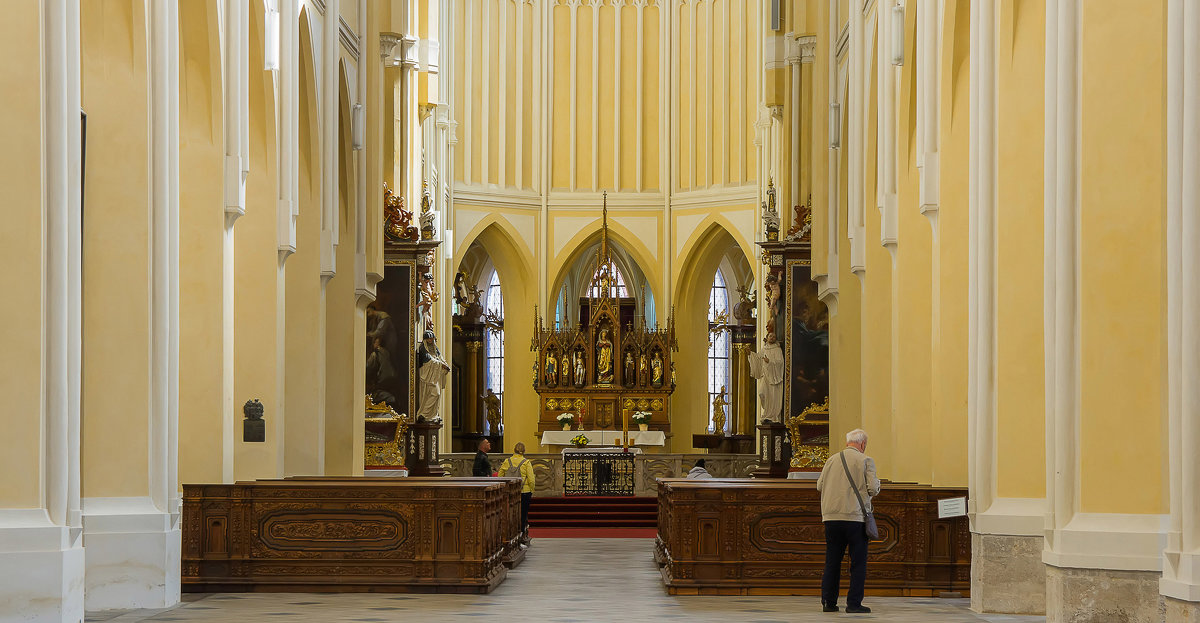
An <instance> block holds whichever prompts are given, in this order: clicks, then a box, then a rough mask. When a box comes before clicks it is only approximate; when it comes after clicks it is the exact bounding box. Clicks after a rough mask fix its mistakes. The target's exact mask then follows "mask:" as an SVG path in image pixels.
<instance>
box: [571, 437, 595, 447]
mask: <svg viewBox="0 0 1200 623" xmlns="http://www.w3.org/2000/svg"><path fill="white" fill-rule="evenodd" d="M590 441H591V439H588V438H587V435H584V434H583V433H580V434H578V435H575V436H574V437H572V438H571V443H572V444H573V445H574V446H575V447H576V448H582V447H584V446H586V445H588V442H590Z"/></svg>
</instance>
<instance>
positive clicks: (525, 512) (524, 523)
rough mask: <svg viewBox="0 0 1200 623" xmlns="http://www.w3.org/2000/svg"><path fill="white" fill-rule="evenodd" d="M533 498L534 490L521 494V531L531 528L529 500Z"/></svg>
mask: <svg viewBox="0 0 1200 623" xmlns="http://www.w3.org/2000/svg"><path fill="white" fill-rule="evenodd" d="M532 499H533V492H532V491H531V492H529V493H522V494H521V531H522V532H526V531H528V530H529V502H530V500H532Z"/></svg>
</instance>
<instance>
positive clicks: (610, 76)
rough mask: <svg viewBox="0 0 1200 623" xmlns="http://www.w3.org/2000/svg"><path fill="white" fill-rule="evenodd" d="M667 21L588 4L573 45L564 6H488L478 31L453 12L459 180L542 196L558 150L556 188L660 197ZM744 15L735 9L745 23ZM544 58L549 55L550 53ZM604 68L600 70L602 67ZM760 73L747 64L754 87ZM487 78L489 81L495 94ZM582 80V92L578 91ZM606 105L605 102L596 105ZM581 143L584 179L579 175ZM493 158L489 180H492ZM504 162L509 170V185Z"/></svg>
mask: <svg viewBox="0 0 1200 623" xmlns="http://www.w3.org/2000/svg"><path fill="white" fill-rule="evenodd" d="M662 10H663V8H662V7H661V5H660V4H655V5H649V6H645V7H637V6H634V5H628V6H622V7H620V10H619V12H618V8H617V7H615V6H613V5H612V4H610V3H598V2H597V3H593V2H592V1H590V0H589V1H588V2H584V3H583V4H582V5H581V6H580V7H579V8H578V9H577V13H576V18H575V22H576V30H575V33H576V34H575V36H574V37H572V29H571V8H570V7H568V6H567V5H565V4H555V5H554V6H552V7H551V8H550V11H549V16H548V19H547V17H546V16H545V15H544V14H543V12H542V9H541V7H539V6H532V5H529V6H527V5H525V4H523V3H517V4H516V5H513V4H512V3H510V2H506V1H504V0H482V2H481V4H479V5H478V7H477V8H475V9H474V10H473V11H472V12H471V13H470V15H471V19H470V20H469V21H470V22H471V23H469V24H468V19H467V12H466V10H465V9H464V8H462V7H460V6H456V7H455V8H454V9H453V10H452V21H453V29H454V44H453V54H452V58H453V59H455V60H454V61H453V62H455V71H454V78H453V80H452V83H453V84H452V85H451V88H452V91H453V96H452V97H453V100H454V107H455V115H456V116H457V118H458V121H459V126H458V129H457V133H458V136H459V143H458V145H457V147H456V149H455V153H454V163H455V164H454V168H455V171H454V175H455V180H456V181H458V182H462V183H467V184H487V185H497V186H499V187H502V188H516V189H536V188H535V184H536V182H537V180H538V177H537V175H536V173H537V171H539V170H540V169H541V166H542V163H541V161H540V159H539V158H538V157H537V156H538V153H539V150H544V149H549V150H550V180H549V182H550V186H551V188H556V189H569V188H572V187H573V188H576V189H580V190H595V189H602V188H603V189H618V188H619V189H620V190H656V189H658V188H659V184H660V181H659V177H660V175H659V170H660V166H661V164H660V161H659V159H660V157H661V156H662V154H660V151H661V150H660V128H661V120H660V119H659V117H660V116H661V110H660V109H661V106H660V102H661V101H662V96H661V93H660V90H661V86H662V85H661V71H662V68H661V66H660V65H661V63H662V59H663V55H662V50H661V45H660V40H661V36H660V30H661V25H662V24H661V21H660V20H661V14H660V12H661V11H662ZM737 11H738V10H737V9H735V14H736V13H737ZM639 14H640V17H641V22H642V48H641V52H642V63H641V72H642V102H641V103H642V115H641V119H640V122H641V126H642V127H641V134H640V135H639V134H638V123H639V119H638V115H637V104H638V99H637V74H638V69H639V66H638V58H637V54H638V46H637V32H638V28H637V26H638V19H639ZM544 22H545V23H544ZM618 23H620V30H621V32H620V38H619V39H618V37H617V24H618ZM594 24H598V32H596V31H594V30H593V25H594ZM518 27H519V28H520V29H521V32H522V36H523V40H522V41H521V42H520V43H519V44H518V43H517V42H516V38H517V33H518ZM748 32H754V31H748ZM485 46H486V47H485ZM546 47H549V49H548V50H545V48H546ZM572 47H574V48H575V50H576V62H575V66H574V67H572V66H571V64H570V59H571V49H572ZM594 47H595V49H596V50H597V52H596V54H594V53H593V48H594ZM502 49H503V50H504V51H505V53H506V54H507V59H506V65H505V66H501V65H500V56H501V54H500V53H501V50H502ZM543 50H544V51H543ZM539 52H542V53H543V54H545V53H547V52H548V54H547V55H546V58H548V59H549V63H550V67H549V68H547V72H548V76H549V79H550V84H548V85H543V84H542V71H543V65H544V64H545V63H546V62H547V61H546V58H543V57H542V56H541V55H540V54H539ZM597 56H598V57H599V59H600V61H599V63H595V67H594V60H595V58H596V57H597ZM718 60H719V61H720V59H718ZM751 62H752V61H751V60H746V61H745V63H744V65H745V67H746V71H745V73H747V75H750V76H754V75H757V74H756V73H755V71H754V70H753V66H752V65H751V64H750V63H751ZM468 64H469V65H470V73H471V76H470V82H469V83H468V78H467V68H466V65H468ZM594 69H595V71H593V70H594ZM618 69H619V71H618ZM484 72H487V74H488V80H487V83H488V84H487V85H486V92H485V85H484V82H485V81H484V78H483V76H484ZM618 73H619V74H620V76H619V79H618ZM572 74H573V75H574V82H575V89H574V91H572V89H571V82H572ZM593 74H595V78H596V81H595V84H594V83H593V82H594V80H593V77H594V76H593ZM702 84H703V82H702ZM544 88H548V89H550V92H551V93H552V97H551V103H550V108H549V110H544V108H545V103H544V102H543V101H542V99H541V98H542V97H543V92H544V91H543V89H544ZM715 88H717V91H716V92H715V93H713V94H712V95H711V97H712V98H725V97H727V96H728V95H729V94H723V93H721V91H720V88H719V87H715ZM597 94H598V98H599V99H598V101H596V99H595V96H596V95H597ZM467 99H470V101H471V106H470V111H469V112H468V110H467V106H466V104H465V102H466V100H467ZM572 99H574V101H575V106H576V122H575V124H574V125H572V123H571V112H570V111H571V102H572ZM721 101H724V99H721ZM501 102H502V103H503V107H502V106H501ZM538 107H541V108H543V110H542V111H541V114H540V116H539V115H535V114H534V113H535V111H537V110H538ZM518 121H520V130H519V131H518ZM718 121H719V120H718ZM543 123H549V124H550V128H549V137H548V140H549V144H548V145H545V146H543V145H541V143H542V133H541V132H542V124H543ZM618 123H619V125H620V128H619V131H618V127H617V126H618ZM485 126H486V127H485ZM720 127H721V126H719V125H718V126H714V129H712V130H711V131H712V132H714V133H719V132H720V130H719V128H720ZM747 127H750V126H747ZM705 132H706V133H707V132H709V130H707V129H706V130H705ZM572 138H574V154H573V155H574V158H575V169H574V170H571V158H572V151H571V150H572ZM502 139H503V140H502ZM639 142H640V143H641V148H642V169H641V187H640V188H639V187H638V185H637V181H638V170H637V148H638V144H639ZM743 144H744V145H746V147H744V148H745V149H752V147H750V146H749V144H750V143H749V142H745V143H743ZM502 149H503V151H502ZM485 154H486V160H487V167H486V168H487V170H486V171H484V170H483V169H482V166H483V162H484V155H485ZM501 160H503V161H504V163H505V164H504V169H505V170H504V175H503V179H501V175H500V162H501ZM467 165H469V169H470V170H469V171H468V170H467V168H468V166H467ZM739 179H741V180H743V181H744V180H745V179H746V178H745V176H741V177H739Z"/></svg>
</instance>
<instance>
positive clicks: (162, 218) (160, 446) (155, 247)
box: [82, 1, 181, 610]
mask: <svg viewBox="0 0 1200 623" xmlns="http://www.w3.org/2000/svg"><path fill="white" fill-rule="evenodd" d="M178 19H179V16H178V5H177V4H176V3H175V2H173V1H164V2H156V3H153V4H151V5H149V13H148V21H149V50H150V54H149V60H150V68H149V70H150V71H149V92H150V111H149V112H150V119H149V125H150V128H149V130H150V131H149V136H150V171H149V173H150V179H149V187H150V235H151V245H150V246H151V263H150V275H149V276H150V281H151V283H150V286H151V287H150V301H149V303H150V327H149V330H150V337H151V339H150V345H151V347H150V353H149V354H150V397H149V398H150V399H149V406H150V409H149V421H148V422H147V431H146V432H147V439H148V444H147V446H148V452H149V457H148V458H149V461H148V464H147V466H146V467H147V474H146V476H147V480H148V482H149V490H148V491H147V492H146V495H145V496H136V497H115V498H87V499H85V500H83V504H82V507H83V515H84V517H83V529H84V538H85V540H86V543H87V556H86V569H87V573H86V576H85V578H84V580H85V594H86V605H87V608H88V609H89V610H108V609H116V608H166V607H169V606H172V605H174V604H176V603H178V602H179V597H180V544H181V533H180V525H179V519H180V516H179V510H180V509H179V506H180V505H179V483H178V477H177V466H178V452H177V450H178V418H179V412H178V406H177V405H178V402H179V401H178V393H179V385H178V381H179V283H178V281H179V248H178V245H179V142H178V137H179V101H178V93H179V81H178V75H179V72H178V65H179V63H178V61H179V55H178V52H179V50H178V43H179V37H178V34H177V33H178V28H179V26H178ZM131 476H132V477H134V478H138V476H137V475H136V474H134V475H131Z"/></svg>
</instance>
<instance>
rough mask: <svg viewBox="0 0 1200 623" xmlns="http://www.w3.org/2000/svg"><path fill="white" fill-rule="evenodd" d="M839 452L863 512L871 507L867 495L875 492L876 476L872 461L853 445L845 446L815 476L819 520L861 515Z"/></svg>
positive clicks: (856, 517)
mask: <svg viewBox="0 0 1200 623" xmlns="http://www.w3.org/2000/svg"><path fill="white" fill-rule="evenodd" d="M842 454H845V455H846V465H847V466H849V467H850V473H851V474H854V484H855V485H857V486H858V492H859V495H861V496H862V501H863V504H865V505H866V507H867V511H868V512H870V511H871V510H872V509H871V498H873V497H875V496H877V495H879V478H878V477H877V476H876V475H875V461H874V459H872V458H871V457H869V456H867V455H865V454H863V453H862V452H859V451H858V450H857V449H855V448H846V449H845V450H842V451H841V452H839V453H837V454H834V455H832V456H830V457H829V460H828V461H825V469H822V470H821V477H820V478H818V479H817V491H820V492H821V521H862V520H863V514H862V511H861V510H859V508H858V500H857V499H855V497H854V491H852V490H851V489H850V483H849V481H847V480H846V469H845V468H844V467H842V459H841V456H840V455H842Z"/></svg>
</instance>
